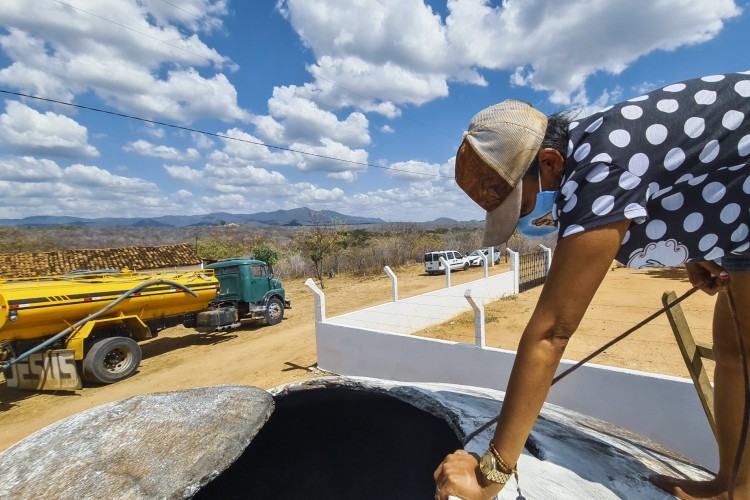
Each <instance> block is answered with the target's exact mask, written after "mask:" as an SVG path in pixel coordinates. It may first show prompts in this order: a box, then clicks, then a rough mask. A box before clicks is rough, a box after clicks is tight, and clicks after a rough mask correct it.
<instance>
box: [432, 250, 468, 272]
mask: <svg viewBox="0 0 750 500" xmlns="http://www.w3.org/2000/svg"><path fill="white" fill-rule="evenodd" d="M440 257H442V258H444V259H445V260H446V261H447V262H448V266H449V267H450V269H451V271H458V270H459V269H468V268H469V262H468V261H467V260H466V257H464V256H463V255H461V252H457V251H455V250H440V251H437V252H427V253H426V254H424V270H425V272H426V273H427V274H430V275H432V274H437V273H444V272H445V268H444V267H443V264H442V262H440Z"/></svg>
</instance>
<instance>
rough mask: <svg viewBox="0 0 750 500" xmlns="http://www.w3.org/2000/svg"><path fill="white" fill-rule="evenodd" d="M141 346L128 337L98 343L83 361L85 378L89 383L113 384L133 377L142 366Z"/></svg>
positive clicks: (108, 339) (106, 339) (112, 338)
mask: <svg viewBox="0 0 750 500" xmlns="http://www.w3.org/2000/svg"><path fill="white" fill-rule="evenodd" d="M141 358H142V354H141V346H139V345H138V343H137V342H136V341H135V340H133V339H129V338H127V337H107V338H105V339H102V340H100V341H98V342H96V343H95V344H94V345H93V346H91V349H90V350H89V352H88V354H86V357H85V358H84V359H83V377H84V378H85V379H86V380H87V381H89V382H97V383H100V384H112V383H114V382H117V381H118V380H122V379H124V378H127V377H129V376H131V375H132V374H133V373H135V371H136V370H137V369H138V366H139V365H140V364H141Z"/></svg>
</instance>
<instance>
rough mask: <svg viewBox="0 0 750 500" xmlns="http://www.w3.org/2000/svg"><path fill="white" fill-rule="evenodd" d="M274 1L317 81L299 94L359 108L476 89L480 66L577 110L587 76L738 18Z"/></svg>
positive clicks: (714, 6)
mask: <svg viewBox="0 0 750 500" xmlns="http://www.w3.org/2000/svg"><path fill="white" fill-rule="evenodd" d="M278 8H279V10H280V11H281V12H282V13H284V14H285V15H286V16H287V18H288V19H289V21H290V23H291V24H292V26H293V27H294V29H295V30H296V31H297V33H298V34H299V35H300V37H301V38H302V41H303V42H304V43H305V44H306V45H307V46H309V47H310V49H311V50H312V51H313V53H314V54H315V56H316V58H317V63H316V64H315V65H313V66H311V67H310V72H311V73H312V74H313V77H314V78H316V81H315V83H314V84H309V85H306V86H304V87H303V88H302V90H301V91H298V92H299V93H300V94H302V95H308V96H311V95H314V94H315V95H317V97H316V102H320V103H326V105H327V106H328V107H331V108H335V107H339V106H345V105H355V106H358V107H359V108H360V109H363V110H368V111H374V109H367V107H368V105H369V106H370V107H372V106H374V105H376V104H378V103H382V102H393V103H395V104H396V105H400V104H403V103H414V104H421V103H424V102H427V101H430V100H433V99H435V98H438V97H442V96H444V95H446V94H447V83H448V82H449V81H453V80H455V81H463V82H468V83H472V84H475V85H485V84H486V82H485V81H484V79H483V78H482V76H481V75H480V74H479V73H478V72H477V71H481V70H483V69H486V70H504V71H510V72H514V75H513V78H512V81H513V82H514V83H515V84H516V85H524V86H530V87H533V88H534V89H536V90H542V91H548V92H550V99H551V101H552V102H553V103H556V104H571V103H574V102H575V103H578V104H584V105H585V104H587V98H586V93H585V82H586V80H587V79H588V78H589V77H590V76H592V75H593V74H595V73H597V72H600V71H604V72H608V73H612V74H618V73H620V72H622V71H623V70H624V69H625V68H627V67H628V65H630V64H631V63H633V62H634V61H635V60H637V59H638V58H640V57H642V56H644V55H646V54H649V53H651V52H653V51H656V50H667V51H669V50H674V49H676V48H678V47H681V46H686V45H693V44H697V43H702V42H705V41H707V40H710V39H712V38H714V37H715V36H716V35H717V34H718V33H719V31H720V30H721V29H722V27H723V24H724V22H725V21H726V20H727V19H730V18H732V17H735V16H737V15H739V13H740V10H739V8H738V7H737V6H736V5H735V3H734V1H733V0H695V1H693V2H688V3H686V2H684V1H683V0H664V1H661V2H652V1H650V0H637V1H634V2H614V1H607V2H596V3H592V2H590V1H589V0H571V1H570V2H563V3H561V2H558V1H556V0H529V1H525V2H520V1H518V0H510V1H505V2H490V0H448V2H447V8H448V12H449V14H448V16H446V18H445V19H441V18H440V17H439V16H438V15H436V14H435V13H434V12H433V11H432V10H431V8H430V7H429V6H428V5H425V3H424V2H423V1H422V0H372V1H370V2H368V3H367V11H368V14H367V15H366V16H361V15H353V13H352V9H353V8H359V7H354V6H353V5H352V4H342V3H341V2H339V1H337V0H319V1H317V2H309V1H306V0H284V1H280V2H279V3H278ZM665 19H669V22H668V23H667V22H664V20H665ZM316 75H318V76H317V77H316ZM333 82H335V83H333ZM386 116H389V115H386Z"/></svg>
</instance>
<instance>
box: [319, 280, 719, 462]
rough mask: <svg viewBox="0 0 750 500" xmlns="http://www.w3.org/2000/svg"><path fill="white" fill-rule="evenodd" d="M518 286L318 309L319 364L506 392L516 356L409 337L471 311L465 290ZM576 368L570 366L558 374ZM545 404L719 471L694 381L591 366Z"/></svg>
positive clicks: (488, 295)
mask: <svg viewBox="0 0 750 500" xmlns="http://www.w3.org/2000/svg"><path fill="white" fill-rule="evenodd" d="M480 281H481V282H484V283H479V282H480ZM514 283H515V277H514V275H513V272H508V273H504V274H502V275H497V276H493V277H490V278H487V279H486V280H478V281H474V282H471V283H467V284H466V285H459V286H454V287H451V288H447V289H443V290H439V291H437V292H432V293H429V294H424V295H420V296H417V297H412V298H409V299H401V300H400V301H399V302H396V303H389V304H383V305H381V306H376V307H372V308H369V309H364V310H362V311H357V312H354V313H349V314H345V315H342V316H337V317H334V318H330V319H328V320H326V319H325V311H324V310H322V311H317V312H316V317H317V318H319V319H318V321H317V322H316V328H315V331H316V342H317V354H318V366H319V367H320V368H321V369H323V370H326V371H329V372H332V373H337V374H341V375H349V376H365V377H374V378H381V379H386V380H395V381H403V382H443V383H452V384H461V385H469V386H478V387H487V388H490V389H497V390H501V391H504V390H505V389H506V385H507V380H508V377H509V375H510V370H511V368H512V366H513V361H514V359H515V352H513V351H506V350H502V349H496V348H491V347H486V348H481V347H478V346H474V345H469V344H461V343H457V342H448V341H443V340H435V339H427V338H421V337H416V336H413V335H407V333H411V332H414V331H417V330H419V329H421V328H424V327H426V326H429V325H430V324H435V323H441V322H443V321H445V320H447V319H449V318H450V317H452V316H454V315H456V314H458V313H460V312H463V311H465V310H470V309H471V308H470V306H469V304H468V302H467V301H466V299H465V298H464V296H463V293H464V291H465V290H466V288H471V290H472V295H473V296H474V297H475V299H476V300H477V301H478V302H480V301H481V302H482V303H486V302H489V301H491V300H496V298H499V297H502V296H503V295H506V294H507V288H506V287H511V289H512V287H513V286H514ZM309 284H312V286H311V288H313V287H314V284H313V283H312V281H310V280H309ZM313 291H315V292H316V293H318V294H319V295H318V299H319V300H316V304H318V305H322V308H324V307H325V301H324V296H323V295H322V292H320V291H319V290H316V289H315V288H313ZM495 297H496V298H495ZM320 318H323V320H320ZM675 348H676V346H675ZM573 364H575V362H572V361H566V360H564V361H563V362H562V363H561V365H560V369H559V370H558V372H561V371H563V370H564V369H565V368H567V367H569V366H571V365H573ZM547 401H548V402H550V403H554V404H557V405H560V406H563V407H565V408H568V409H571V410H574V411H577V412H580V413H583V414H586V415H590V416H592V417H596V418H600V419H603V420H607V421H609V422H612V423H614V424H617V425H620V426H622V427H624V428H626V429H629V430H631V431H633V432H636V433H638V434H641V435H642V436H645V437H648V438H650V439H653V440H654V441H656V442H658V443H660V444H662V445H663V446H665V447H667V448H668V449H671V450H673V451H675V452H677V453H680V454H682V455H684V456H686V457H688V458H690V459H692V460H695V461H697V462H698V463H700V464H702V465H703V466H705V467H707V468H709V469H712V470H716V469H717V468H718V455H717V449H716V442H715V440H714V437H713V434H712V432H711V428H710V426H709V425H708V421H707V419H706V416H705V414H704V413H703V408H702V407H701V405H700V401H699V399H698V396H697V394H696V392H695V388H694V386H693V383H692V381H690V380H689V379H682V378H676V377H667V376H660V375H655V374H650V373H645V372H637V371H633V370H623V369H617V368H610V367H605V366H600V365H595V364H588V365H585V366H583V367H581V368H580V369H578V370H577V371H576V372H574V373H572V374H571V375H569V376H568V377H566V378H564V379H563V380H561V381H560V382H559V384H556V385H555V386H554V387H553V388H552V390H551V391H550V393H549V396H548V398H547Z"/></svg>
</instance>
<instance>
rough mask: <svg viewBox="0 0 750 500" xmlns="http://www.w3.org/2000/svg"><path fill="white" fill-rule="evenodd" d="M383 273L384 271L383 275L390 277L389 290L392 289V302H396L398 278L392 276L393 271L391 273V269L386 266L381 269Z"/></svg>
mask: <svg viewBox="0 0 750 500" xmlns="http://www.w3.org/2000/svg"><path fill="white" fill-rule="evenodd" d="M383 271H385V274H387V275H388V276H390V277H391V288H392V289H393V302H398V278H397V277H396V275H395V274H393V271H391V268H390V267H388V266H385V267H384V268H383Z"/></svg>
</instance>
